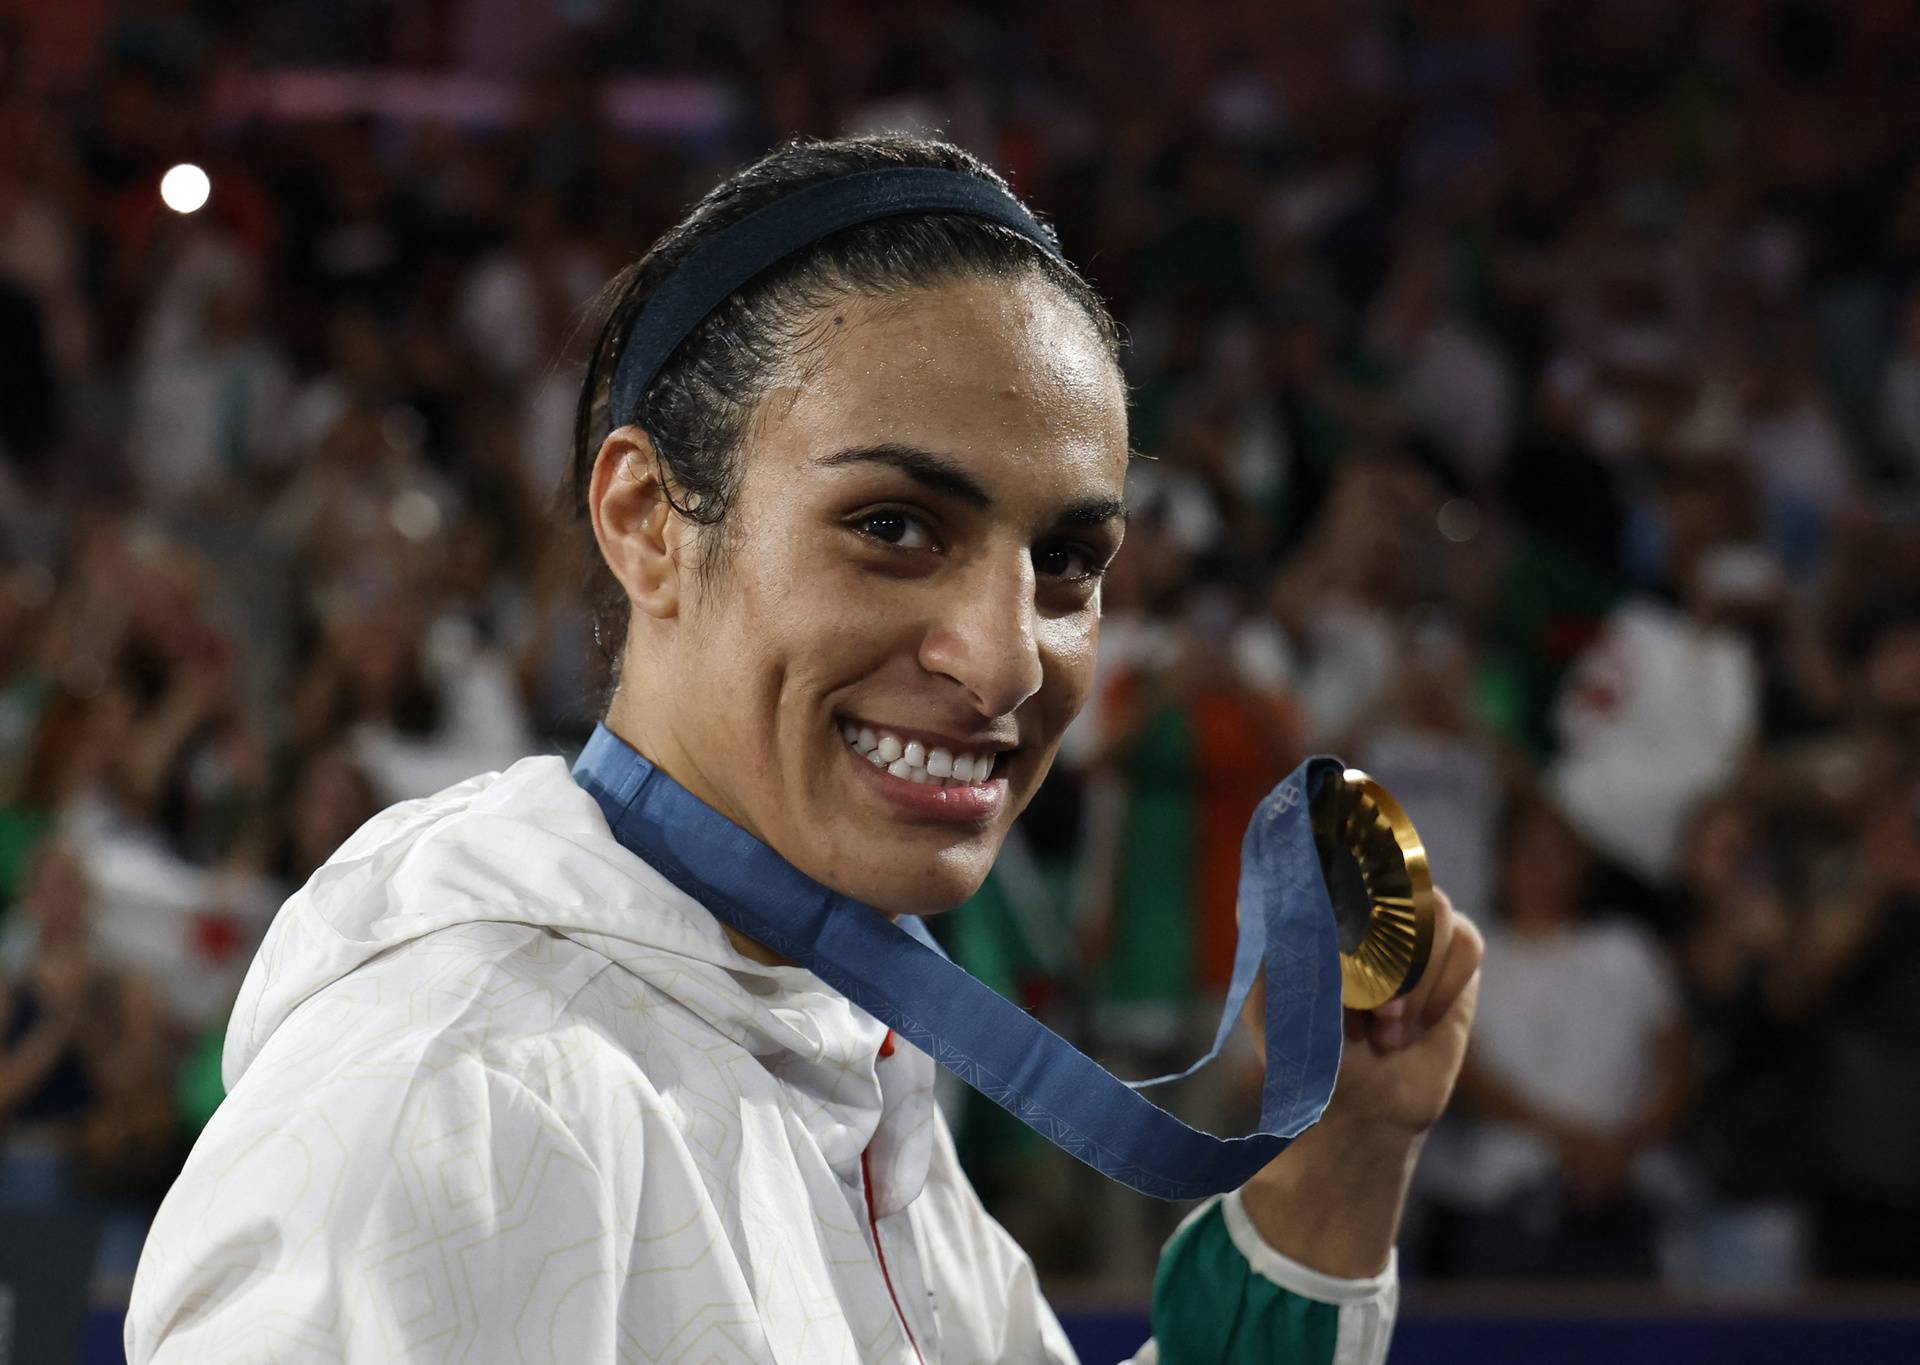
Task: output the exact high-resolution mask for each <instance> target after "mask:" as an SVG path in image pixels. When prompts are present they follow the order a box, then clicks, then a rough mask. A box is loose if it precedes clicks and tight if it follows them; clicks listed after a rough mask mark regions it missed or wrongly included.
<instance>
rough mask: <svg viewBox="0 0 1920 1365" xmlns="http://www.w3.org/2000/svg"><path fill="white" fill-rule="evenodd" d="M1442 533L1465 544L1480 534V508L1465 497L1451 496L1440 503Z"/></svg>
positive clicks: (1449, 538) (1454, 540)
mask: <svg viewBox="0 0 1920 1365" xmlns="http://www.w3.org/2000/svg"><path fill="white" fill-rule="evenodd" d="M1438 521H1439V523H1440V534H1441V535H1443V536H1445V537H1446V538H1447V539H1448V540H1450V541H1452V542H1453V543H1454V544H1455V545H1464V544H1466V542H1468V541H1469V540H1472V539H1473V538H1474V537H1475V536H1477V535H1479V534H1480V509H1479V508H1478V507H1475V506H1474V505H1473V504H1472V503H1471V502H1469V501H1467V500H1466V499H1465V498H1449V499H1447V501H1446V502H1444V503H1442V504H1441V505H1440V516H1439V517H1438Z"/></svg>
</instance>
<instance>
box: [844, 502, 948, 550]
mask: <svg viewBox="0 0 1920 1365" xmlns="http://www.w3.org/2000/svg"><path fill="white" fill-rule="evenodd" d="M853 529H854V530H856V531H858V532H860V534H861V535H863V536H871V537H872V538H873V539H875V540H878V541H883V542H885V543H886V544H888V545H894V546H898V547H899V548H900V549H902V550H931V549H932V548H933V533H932V532H931V531H929V530H928V529H927V524H926V523H925V522H923V521H921V520H920V518H918V517H916V516H913V515H911V514H909V513H906V512H892V511H888V512H869V513H867V514H866V515H865V516H863V517H859V518H857V519H856V520H855V521H854V523H853Z"/></svg>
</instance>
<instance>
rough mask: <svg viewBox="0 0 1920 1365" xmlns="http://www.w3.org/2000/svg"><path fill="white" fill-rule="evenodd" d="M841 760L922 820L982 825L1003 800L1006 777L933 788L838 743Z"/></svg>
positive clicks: (900, 806) (874, 789)
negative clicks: (897, 773) (900, 774)
mask: <svg viewBox="0 0 1920 1365" xmlns="http://www.w3.org/2000/svg"><path fill="white" fill-rule="evenodd" d="M839 747H840V751H841V753H842V754H844V755H845V756H846V757H845V761H846V762H847V763H850V764H852V765H853V766H854V768H856V769H857V770H858V772H859V776H860V780H861V781H863V782H865V783H866V784H867V785H868V786H870V787H871V788H872V789H873V791H874V792H876V793H877V794H878V795H880V796H881V797H882V798H884V799H885V800H887V801H888V802H890V803H891V804H892V805H894V806H895V807H896V808H897V809H898V810H899V811H900V812H901V813H902V814H906V815H912V816H916V817H918V818H920V819H923V820H946V821H952V822H953V823H955V824H984V823H985V822H987V821H989V820H991V819H993V817H994V816H995V815H997V814H999V812H1000V807H1001V806H1002V805H1003V804H1004V803H1005V801H1006V799H1007V779H1006V778H1004V777H1002V776H999V775H998V774H997V773H996V775H995V776H993V777H990V778H988V779H987V780H986V781H985V782H974V783H969V784H967V785H965V786H950V787H937V786H933V785H931V784H928V783H922V782H915V781H913V780H912V779H911V778H906V777H895V776H894V775H893V774H892V773H890V772H888V771H887V770H886V769H885V768H882V767H880V766H878V765H876V764H874V763H873V762H871V761H869V760H868V759H866V758H864V757H863V756H862V755H861V754H860V752H859V751H858V750H856V749H854V748H853V747H852V746H851V745H847V744H842V745H840V746H839Z"/></svg>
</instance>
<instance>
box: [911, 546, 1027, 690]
mask: <svg viewBox="0 0 1920 1365" xmlns="http://www.w3.org/2000/svg"><path fill="white" fill-rule="evenodd" d="M920 664H921V667H923V668H925V669H926V670H927V671H928V672H929V673H937V674H940V675H942V676H944V677H947V678H951V679H952V680H953V681H954V682H956V683H958V684H959V685H960V686H961V687H962V688H963V689H965V691H966V693H967V699H968V702H969V704H971V705H972V706H973V708H974V709H975V710H977V711H978V712H979V713H980V714H981V715H982V716H1004V715H1008V714H1011V713H1012V712H1013V711H1014V710H1016V709H1017V708H1018V707H1019V706H1020V704H1021V703H1022V702H1024V701H1026V700H1027V698H1029V697H1031V696H1032V695H1033V694H1034V693H1036V692H1038V691H1039V690H1040V682H1041V678H1042V676H1043V669H1042V667H1041V662H1040V645H1039V638H1038V634H1037V631H1036V609H1035V603H1034V581H1033V564H1032V561H1031V560H1030V559H1028V558H1026V557H1025V556H1022V557H1021V558H1020V559H1019V560H1018V561H1014V560H1012V559H1011V558H1009V559H1007V560H1004V561H1001V562H999V563H996V564H982V565H980V566H979V569H978V572H974V573H969V574H961V575H955V576H954V578H953V580H952V582H951V584H950V585H949V586H948V589H947V591H946V592H945V593H944V594H943V600H942V603H941V608H940V613H939V616H938V618H937V619H936V620H935V621H934V622H933V624H932V626H931V628H930V629H929V630H928V631H927V633H926V635H925V637H924V638H923V639H922V642H921V646H920Z"/></svg>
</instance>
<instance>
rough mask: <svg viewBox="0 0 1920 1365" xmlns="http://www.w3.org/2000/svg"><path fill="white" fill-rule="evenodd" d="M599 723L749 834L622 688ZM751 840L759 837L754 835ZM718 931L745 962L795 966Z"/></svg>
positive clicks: (729, 930)
mask: <svg viewBox="0 0 1920 1365" xmlns="http://www.w3.org/2000/svg"><path fill="white" fill-rule="evenodd" d="M602 723H603V724H604V725H605V726H606V727H607V728H608V729H609V730H611V731H613V733H614V734H616V735H618V736H619V737H620V738H621V739H622V740H623V741H625V742H626V744H627V745H628V746H630V747H631V748H632V749H633V751H634V752H635V753H637V754H639V755H640V756H641V757H642V758H644V759H646V760H647V762H649V763H651V764H653V766H654V767H656V768H658V769H659V770H660V771H661V772H663V773H665V774H666V775H667V776H668V777H671V778H672V779H673V780H674V781H675V782H678V783H679V784H680V785H681V786H683V787H685V788H686V789H687V790H688V791H690V792H692V793H693V794H694V795H695V796H697V797H699V798H700V800H701V802H702V803H704V804H705V805H707V806H708V807H710V808H711V809H713V810H716V811H719V812H720V814H722V815H724V816H726V818H727V819H729V820H732V821H733V823H734V824H736V825H739V826H740V827H741V828H742V829H745V830H747V832H748V833H749V834H752V833H753V830H752V829H751V828H750V827H749V826H748V825H747V824H746V823H745V822H744V821H742V820H740V819H739V818H738V817H737V816H736V815H735V814H734V813H733V812H732V811H730V810H728V809H727V808H726V807H725V806H724V805H723V804H722V803H721V802H719V801H718V800H716V799H715V797H714V794H713V792H712V789H711V784H709V783H707V782H706V781H704V780H703V779H702V777H701V774H700V771H699V769H698V768H697V767H695V766H694V764H693V763H692V762H691V761H690V760H689V759H688V758H687V756H686V754H685V751H684V750H682V749H681V748H680V746H679V745H678V744H675V743H673V742H672V736H671V735H670V734H667V735H660V734H657V733H656V732H657V731H658V730H659V729H661V728H663V727H659V726H649V725H647V724H645V723H644V708H642V707H640V706H638V705H636V704H635V703H634V701H633V694H632V693H630V692H628V691H627V690H626V689H625V688H624V687H623V688H621V689H620V691H618V692H616V693H614V696H613V701H612V703H611V704H610V705H609V706H608V707H607V714H606V718H605V720H604V721H603V722H602ZM754 837H755V838H758V837H759V836H758V835H757V834H756V835H755V836H754ZM720 927H721V929H722V930H723V931H725V933H726V936H727V941H728V942H729V943H731V944H732V945H733V949H734V951H735V952H737V953H739V954H740V956H742V957H744V958H746V959H748V960H749V961H752V962H758V963H760V964H761V965H762V966H767V967H791V966H794V965H795V964H794V961H793V959H792V958H790V957H783V956H782V955H781V954H779V953H776V952H774V951H773V949H771V948H769V947H767V945H766V944H764V943H762V942H760V941H759V940H758V939H755V938H752V937H749V936H748V935H746V934H743V933H741V932H740V931H739V930H738V929H736V928H734V927H733V926H732V925H731V924H722V925H721V926H720Z"/></svg>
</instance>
